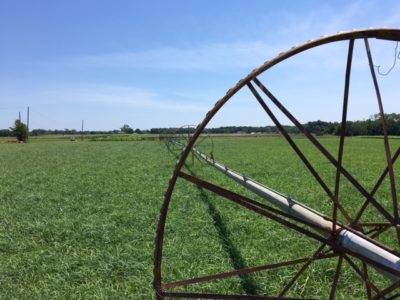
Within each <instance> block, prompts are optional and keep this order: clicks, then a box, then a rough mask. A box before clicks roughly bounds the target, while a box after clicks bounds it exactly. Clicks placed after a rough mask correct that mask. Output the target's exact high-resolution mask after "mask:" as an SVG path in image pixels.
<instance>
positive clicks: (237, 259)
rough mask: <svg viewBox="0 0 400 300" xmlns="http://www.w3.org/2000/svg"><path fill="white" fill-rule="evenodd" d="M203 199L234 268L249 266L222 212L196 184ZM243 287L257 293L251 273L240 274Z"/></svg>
mask: <svg viewBox="0 0 400 300" xmlns="http://www.w3.org/2000/svg"><path fill="white" fill-rule="evenodd" d="M186 168H187V170H188V171H189V173H190V174H191V175H192V176H196V174H195V173H194V172H193V171H192V170H190V168H189V166H188V165H186ZM196 187H197V189H198V191H199V195H200V198H201V200H202V201H203V202H204V203H205V204H206V205H207V210H208V213H209V214H210V215H211V217H212V219H213V221H214V226H215V229H216V230H217V232H218V236H219V239H220V241H221V244H222V247H223V249H224V250H225V251H226V253H227V254H228V255H229V258H230V259H231V261H232V264H233V268H234V269H235V270H238V269H243V268H247V265H246V263H245V260H244V259H243V257H242V255H241V253H240V250H239V249H238V248H237V247H236V246H235V245H234V243H233V241H232V239H231V238H230V233H229V230H228V229H227V228H226V226H225V224H224V222H223V220H222V217H221V214H220V213H219V212H218V210H217V208H216V207H215V205H214V204H213V203H212V201H211V199H210V198H209V197H208V195H207V193H206V192H205V191H204V190H203V188H201V187H199V186H196ZM239 277H240V281H241V285H242V289H243V291H244V292H245V293H246V294H247V295H255V294H257V285H256V283H255V282H254V280H253V278H251V276H250V275H246V274H244V275H239Z"/></svg>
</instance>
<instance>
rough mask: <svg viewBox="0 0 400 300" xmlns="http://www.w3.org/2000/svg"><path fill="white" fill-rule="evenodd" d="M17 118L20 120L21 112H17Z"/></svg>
mask: <svg viewBox="0 0 400 300" xmlns="http://www.w3.org/2000/svg"><path fill="white" fill-rule="evenodd" d="M18 120H19V121H20V122H21V112H18Z"/></svg>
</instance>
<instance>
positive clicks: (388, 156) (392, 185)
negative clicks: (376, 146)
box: [364, 38, 400, 242]
mask: <svg viewBox="0 0 400 300" xmlns="http://www.w3.org/2000/svg"><path fill="white" fill-rule="evenodd" d="M364 43H365V49H366V51H367V57H368V62H369V69H370V71H371V76H372V80H373V82H374V87H375V92H376V98H377V101H378V106H379V114H380V116H381V122H382V128H383V143H384V145H385V154H386V161H387V166H388V170H389V179H390V191H391V194H392V200H393V216H394V223H395V225H399V207H398V203H397V191H396V182H395V177H394V172H393V164H392V159H391V157H392V154H391V153H390V145H389V138H388V129H387V122H386V118H385V112H384V111H383V103H382V97H381V92H380V90H379V85H378V80H377V78H376V74H375V69H374V63H373V61H372V54H371V49H370V47H369V43H368V39H367V38H364ZM396 231H397V238H398V241H399V242H400V231H399V228H398V227H396Z"/></svg>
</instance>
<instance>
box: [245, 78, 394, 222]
mask: <svg viewBox="0 0 400 300" xmlns="http://www.w3.org/2000/svg"><path fill="white" fill-rule="evenodd" d="M253 81H254V82H255V83H256V84H257V86H258V87H259V88H260V89H261V90H262V91H263V92H264V94H265V95H267V96H268V98H270V99H271V101H272V102H273V103H274V104H275V105H276V106H277V107H278V108H279V110H280V111H281V112H282V113H283V114H284V115H285V116H286V117H287V118H288V119H289V120H290V121H292V123H293V124H294V125H296V127H297V128H298V129H299V130H300V131H301V132H302V133H303V134H304V135H305V136H306V137H307V138H308V140H309V141H310V142H311V143H312V144H313V145H314V146H315V147H316V148H317V149H318V150H319V151H320V152H321V153H322V154H323V155H324V156H325V157H326V158H327V159H328V160H329V161H330V162H331V163H332V164H333V165H334V166H336V168H339V170H340V172H341V174H342V175H343V176H344V177H346V178H347V180H349V181H350V183H351V184H352V185H353V186H354V187H355V188H356V189H357V190H358V191H359V192H360V193H361V194H362V195H363V196H364V197H365V198H367V199H369V201H370V202H371V203H372V204H373V205H374V206H375V207H376V208H377V209H378V211H379V212H380V213H381V214H382V215H383V216H384V217H385V218H386V219H387V220H388V221H390V222H391V223H393V217H392V216H391V215H390V214H389V213H388V212H387V211H386V209H385V208H384V207H383V206H382V205H381V204H379V203H378V201H376V199H375V198H374V197H372V196H371V195H370V194H369V193H368V192H367V191H366V190H365V188H364V187H363V186H362V185H361V184H360V183H359V182H358V181H357V180H356V179H355V178H354V177H353V176H352V175H351V174H350V173H349V172H348V171H347V170H346V169H345V168H344V167H343V166H339V165H338V162H337V160H336V159H335V158H334V157H333V156H332V155H331V154H330V153H329V152H328V151H327V150H326V149H325V147H324V146H322V145H321V143H320V142H318V140H317V139H316V138H315V137H314V136H313V135H312V134H310V132H308V130H307V129H306V128H305V127H304V126H303V125H302V124H300V122H299V121H297V119H296V118H295V117H294V116H293V115H292V114H291V113H290V112H289V111H288V110H287V109H286V108H285V107H284V106H283V105H282V104H281V103H280V102H279V101H278V99H277V98H276V97H275V96H274V95H273V94H272V93H271V92H270V91H269V90H268V89H267V88H266V87H265V86H264V85H263V84H262V83H261V82H260V81H259V80H258V79H257V78H254V79H253Z"/></svg>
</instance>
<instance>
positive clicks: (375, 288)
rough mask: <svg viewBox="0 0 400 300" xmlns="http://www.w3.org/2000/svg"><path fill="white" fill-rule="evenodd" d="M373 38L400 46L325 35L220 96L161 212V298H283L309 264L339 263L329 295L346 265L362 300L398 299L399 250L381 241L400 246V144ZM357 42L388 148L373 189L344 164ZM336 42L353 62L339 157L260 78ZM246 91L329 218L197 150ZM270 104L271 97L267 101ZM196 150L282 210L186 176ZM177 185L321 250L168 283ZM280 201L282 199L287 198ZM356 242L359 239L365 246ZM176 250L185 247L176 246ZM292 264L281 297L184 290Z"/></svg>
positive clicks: (369, 35) (356, 34)
mask: <svg viewBox="0 0 400 300" xmlns="http://www.w3.org/2000/svg"><path fill="white" fill-rule="evenodd" d="M370 39H380V40H386V41H397V42H398V41H400V30H399V29H368V30H354V31H351V32H343V33H338V34H335V35H330V36H323V37H321V38H319V39H315V40H311V41H308V42H307V43H305V44H303V45H300V46H296V47H293V48H292V49H290V50H289V51H287V52H283V53H281V54H279V56H277V57H276V58H274V59H272V60H270V61H267V62H265V63H264V64H263V65H262V66H261V67H259V68H257V69H255V70H253V71H252V72H251V73H250V74H249V75H248V76H246V77H245V78H244V79H242V80H240V81H239V82H238V83H237V84H236V85H235V86H234V87H233V88H231V89H230V90H229V91H228V92H227V93H226V95H225V96H224V97H223V98H221V99H220V100H219V101H218V102H217V103H216V104H215V106H214V107H213V108H212V109H211V110H210V111H209V112H208V113H207V115H206V117H205V118H204V120H203V121H202V122H201V123H200V124H199V125H198V126H197V128H196V130H195V132H194V133H193V134H192V135H191V136H190V139H189V140H188V142H187V143H186V144H185V147H184V149H183V150H182V153H181V154H180V156H179V160H178V162H177V164H176V167H175V170H174V172H173V175H172V177H171V179H170V182H169V186H168V189H167V191H166V194H165V199H164V202H163V205H162V208H161V215H160V218H159V223H158V229H157V238H156V248H155V258H154V259H155V266H154V288H155V290H156V295H157V298H158V299H165V298H192V299H277V298H279V299H282V298H285V297H288V296H287V295H288V292H289V291H290V290H291V289H292V287H293V286H294V285H295V284H296V282H298V280H299V278H300V277H301V276H302V275H304V273H305V271H306V270H307V269H308V268H310V266H312V265H313V264H315V263H316V262H317V261H320V260H327V259H330V260H332V259H333V260H336V262H335V265H336V267H335V268H334V270H333V271H332V270H331V271H330V272H327V273H328V274H324V272H322V273H321V274H322V275H321V276H326V277H329V278H330V279H329V281H330V286H329V295H328V298H330V299H334V298H335V295H336V291H337V286H338V281H339V278H340V277H341V275H342V270H343V265H344V264H347V265H348V266H349V268H351V269H352V270H353V271H354V273H355V274H356V275H357V276H358V277H359V279H360V281H361V282H362V283H363V286H364V289H365V294H364V295H360V298H363V297H366V298H370V299H389V298H390V299H394V298H395V297H396V295H397V294H398V293H399V292H400V291H399V288H400V255H399V253H398V252H397V251H396V250H394V249H392V248H390V247H388V246H387V245H383V244H382V243H381V242H380V241H379V237H380V236H381V235H382V234H384V233H388V232H391V234H392V236H394V238H395V239H397V242H399V241H400V220H399V209H398V194H397V190H396V176H395V171H394V164H395V162H396V160H397V158H398V156H399V154H400V147H399V146H398V145H397V148H393V145H390V141H389V137H388V129H387V122H386V120H385V114H384V108H383V101H382V97H381V92H380V88H379V85H378V80H377V76H376V72H375V68H374V63H373V60H372V55H371V49H370V46H369V40H370ZM356 41H358V42H359V43H360V44H361V45H363V47H365V50H366V56H367V59H368V64H369V71H370V75H371V77H372V80H373V84H374V89H375V94H376V99H377V102H378V108H379V115H380V119H381V124H382V130H383V138H382V139H383V144H384V146H383V147H382V149H383V151H384V157H385V168H384V169H383V170H382V171H381V173H380V174H379V175H380V176H378V177H377V181H376V182H375V184H374V185H373V188H372V189H371V190H369V189H368V188H367V187H366V185H365V184H364V183H363V182H361V181H359V180H356V177H355V176H354V175H353V174H352V172H351V171H349V170H348V169H346V167H345V166H344V165H343V153H344V144H345V140H346V138H345V137H346V135H345V132H346V124H347V108H348V102H349V91H350V77H351V73H352V60H353V49H354V45H355V42H356ZM331 43H347V49H348V50H347V62H346V63H345V64H344V65H345V67H346V71H345V79H344V82H345V84H344V92H343V98H342V101H341V102H342V104H341V106H342V118H341V123H340V136H339V142H338V150H337V154H336V155H333V154H332V153H331V151H328V150H327V148H326V147H325V146H324V145H323V143H321V141H320V140H319V139H318V138H316V137H315V136H314V135H312V134H311V133H310V132H308V131H307V129H306V128H305V127H304V126H303V125H302V124H301V122H299V121H298V119H296V117H295V116H294V115H293V114H292V113H291V112H290V111H289V110H288V109H287V108H286V107H285V106H284V104H283V103H282V102H281V101H280V100H279V99H278V98H277V97H276V96H275V95H274V94H273V93H272V92H271V91H270V90H269V89H268V87H267V85H266V84H264V83H262V82H261V80H260V79H259V77H260V75H261V74H262V73H264V72H266V71H268V70H269V69H271V68H272V67H274V66H276V65H278V64H279V63H281V62H283V61H285V60H287V59H289V58H292V57H293V58H295V57H296V55H298V54H300V53H302V52H305V51H307V50H310V49H313V48H317V47H323V46H324V45H327V44H331ZM241 89H249V91H250V92H251V94H252V95H253V96H254V98H255V99H256V101H257V102H258V103H259V105H260V107H261V108H262V110H263V111H264V112H265V113H266V114H267V116H268V117H269V118H270V119H271V120H272V121H273V123H274V125H275V126H276V127H277V128H278V129H279V131H280V133H281V134H282V135H283V137H284V138H285V140H286V141H287V142H288V144H289V146H290V147H291V149H292V150H293V151H294V152H295V153H296V154H297V156H298V158H299V159H300V160H301V161H302V162H303V163H304V165H305V167H306V169H307V170H308V171H309V173H310V174H311V175H312V177H313V178H314V179H315V181H316V182H317V183H318V184H319V186H320V187H321V188H322V190H323V191H324V192H325V194H326V198H327V199H328V201H330V204H331V207H332V210H331V212H330V214H329V215H322V214H320V213H318V212H316V211H315V210H312V209H309V208H308V207H305V206H303V205H302V204H301V203H299V202H296V201H294V200H293V201H292V199H290V198H288V197H286V196H284V195H282V194H280V193H278V192H275V191H273V190H269V189H268V188H266V187H264V186H263V185H261V184H258V183H257V182H255V181H252V180H251V179H248V178H246V177H245V176H243V175H240V174H238V173H235V172H234V171H231V170H230V169H229V168H228V167H226V166H224V165H222V164H220V163H218V162H216V161H215V160H214V157H210V156H209V155H207V154H204V153H203V152H202V151H200V150H199V149H197V148H196V143H197V142H198V141H199V140H200V139H201V134H202V132H203V131H204V129H205V128H206V126H207V125H208V124H209V122H210V121H211V120H212V119H213V117H214V116H215V115H216V114H217V112H218V111H219V110H220V109H221V108H222V107H223V106H224V105H225V104H226V103H227V102H228V101H229V100H230V99H231V98H232V97H233V96H234V95H235V94H236V93H237V92H238V91H240V90H241ZM265 99H267V101H266V100H265ZM272 106H274V107H275V109H276V110H278V111H279V113H281V114H283V115H284V116H285V117H286V118H287V119H289V120H290V121H291V123H292V124H293V125H295V126H296V127H297V129H298V131H299V132H300V133H301V134H302V135H303V136H304V137H305V138H306V139H307V140H308V141H309V142H310V143H311V144H312V145H313V147H314V148H315V149H316V150H317V151H318V152H319V153H320V154H321V155H322V156H323V157H324V159H325V162H326V163H329V164H330V165H331V166H332V167H333V168H334V169H335V174H334V176H333V177H334V179H333V181H332V182H333V184H332V185H331V186H330V184H328V183H327V181H326V180H325V179H324V178H323V176H321V174H320V173H319V172H318V171H317V168H316V167H315V165H313V163H312V162H311V161H310V160H309V159H308V158H307V155H306V153H304V152H303V151H302V149H301V147H299V146H298V144H297V143H296V140H295V139H293V137H292V136H291V135H290V134H289V133H288V132H287V130H286V128H285V127H284V126H283V125H282V123H281V122H280V121H279V118H278V117H277V115H276V113H274V111H273V109H272V108H271V107H272ZM396 142H397V141H396ZM397 143H398V142H397ZM393 149H394V150H393ZM191 153H194V155H195V156H197V157H198V158H199V159H200V160H203V161H205V162H206V163H207V164H208V165H210V166H211V167H214V168H216V169H217V170H218V171H220V172H221V173H224V174H225V175H226V176H227V177H230V178H231V179H233V180H234V181H236V183H238V184H239V185H242V186H243V187H245V188H247V189H250V190H251V191H252V192H255V193H256V194H257V195H258V196H261V197H263V195H264V196H265V197H264V198H265V199H267V200H268V197H269V198H270V199H269V200H271V199H272V203H273V204H275V205H277V206H278V208H280V209H276V208H274V207H272V206H270V205H267V204H266V203H264V202H260V201H256V200H254V199H252V198H249V196H248V194H241V193H238V192H237V191H233V190H232V189H231V188H230V187H229V186H226V187H224V186H219V185H217V184H214V183H212V182H209V181H207V180H205V179H201V178H198V177H196V176H194V175H193V174H188V173H187V172H185V163H186V161H187V159H188V157H189V155H190V154H191ZM385 180H387V181H388V185H389V186H390V193H389V196H388V198H389V199H385V201H386V202H390V203H391V206H390V207H388V206H387V205H383V204H382V203H383V200H382V199H379V198H378V197H377V191H378V190H379V188H380V187H381V185H382V183H383V182H384V181H385ZM397 180H398V178H397ZM178 181H184V182H189V183H191V184H193V185H195V186H197V187H199V188H201V189H203V190H206V191H208V192H210V193H214V194H217V195H219V196H220V197H222V198H223V199H226V200H227V201H230V202H233V203H235V204H236V205H238V206H239V207H241V208H243V209H247V210H249V211H251V212H253V213H255V214H257V215H260V216H262V217H264V218H267V219H269V220H272V221H273V222H276V223H277V224H280V225H281V226H284V227H285V228H287V231H288V234H290V232H297V233H300V234H301V235H303V236H304V237H307V238H308V239H310V240H312V241H314V242H315V243H316V245H317V246H316V247H315V249H314V252H313V253H312V255H311V256H308V257H299V258H296V259H292V260H290V261H284V262H278V263H272V264H266V265H261V266H255V267H250V268H247V267H246V268H236V269H235V270H227V271H226V272H221V273H218V274H213V275H206V276H200V277H197V278H186V279H179V280H178V281H174V282H164V281H163V274H164V272H168V270H163V268H162V267H163V245H164V242H165V238H164V236H165V226H166V221H167V215H168V211H169V207H170V203H171V200H172V198H173V194H174V193H175V189H176V184H177V182H178ZM342 184H347V185H349V186H351V187H352V188H353V189H354V190H356V191H357V193H358V194H359V196H360V197H361V199H362V202H361V203H360V205H359V206H358V208H357V210H356V211H354V210H353V211H350V210H349V209H348V208H347V204H346V203H343V202H342V201H341V198H340V196H339V195H340V189H341V186H342ZM263 193H264V194H263ZM280 197H282V199H283V200H282V199H281V198H280ZM277 199H278V200H279V201H281V200H282V201H288V203H289V202H290V201H292V202H290V203H289V204H288V206H287V207H286V206H285V205H284V204H282V203H283V202H282V203H281V202H279V201H278V200H277ZM274 201H275V202H274ZM277 203H278V204H277ZM281 204H282V205H281ZM280 205H281V206H280ZM292 206H293V207H299V209H300V210H301V211H300V210H299V211H300V212H299V211H297V212H295V213H293V211H294V209H293V210H292ZM314 209H315V208H314ZM368 209H371V210H372V211H373V212H374V214H376V215H379V217H380V218H381V220H382V221H379V222H369V221H368V220H366V219H365V213H366V211H367V210H368ZM304 210H305V211H304ZM303 213H304V214H303ZM309 213H310V214H312V215H311V217H308V216H305V215H307V214H309ZM318 218H321V219H320V221H315V219H318ZM324 222H325V223H324ZM321 224H322V225H321ZM324 224H325V225H324ZM326 224H328V225H326ZM324 226H325V227H324ZM266 234H267V233H266ZM345 235H351V236H352V238H351V239H350V240H351V241H350V243H353V244H352V245H350V246H349V244H346V243H347V242H348V240H346V238H347V236H346V237H344V236H345ZM357 239H360V241H358V240H357ZM356 240H357V241H356ZM361 240H362V241H361ZM354 245H356V246H360V247H361V248H362V249H361V248H360V249H361V250H360V249H358V248H357V247H354ZM365 245H366V246H365ZM397 246H398V244H397ZM363 247H364V248H363ZM176 251H179V250H178V249H176ZM268 251H279V249H275V250H274V249H268ZM368 251H370V253H367V252H368ZM377 252H379V253H381V252H382V253H383V254H382V256H380V257H379V258H376V256H375V254H376V253H377ZM371 253H372V254H371ZM386 258H388V260H387V261H386V260H385V259H386ZM390 259H392V261H394V263H393V264H391V263H389V262H388V261H389V260H390ZM292 266H300V267H299V268H298V269H297V271H296V272H295V273H294V275H293V276H292V277H291V278H290V279H289V280H282V282H281V287H280V289H279V292H278V293H275V294H274V295H270V294H268V291H266V292H263V293H262V295H257V294H251V292H250V293H247V294H246V295H238V294H220V293H218V292H219V291H215V292H192V291H185V290H182V288H183V287H185V286H190V285H194V284H199V283H207V282H212V281H215V280H220V279H223V278H232V277H235V276H243V275H245V274H254V273H257V272H262V271H265V270H277V269H280V268H287V267H292ZM376 270H378V273H380V274H382V276H383V277H384V278H389V279H388V281H385V282H384V283H377V282H374V280H375V277H373V276H372V277H371V273H374V272H376ZM177 288H178V289H180V290H178V291H175V290H174V289H177ZM295 297H296V298H297V297H300V298H302V296H301V295H300V296H298V295H297V296H296V295H295ZM315 297H321V295H315ZM388 297H389V298H388ZM288 299H289V298H288Z"/></svg>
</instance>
